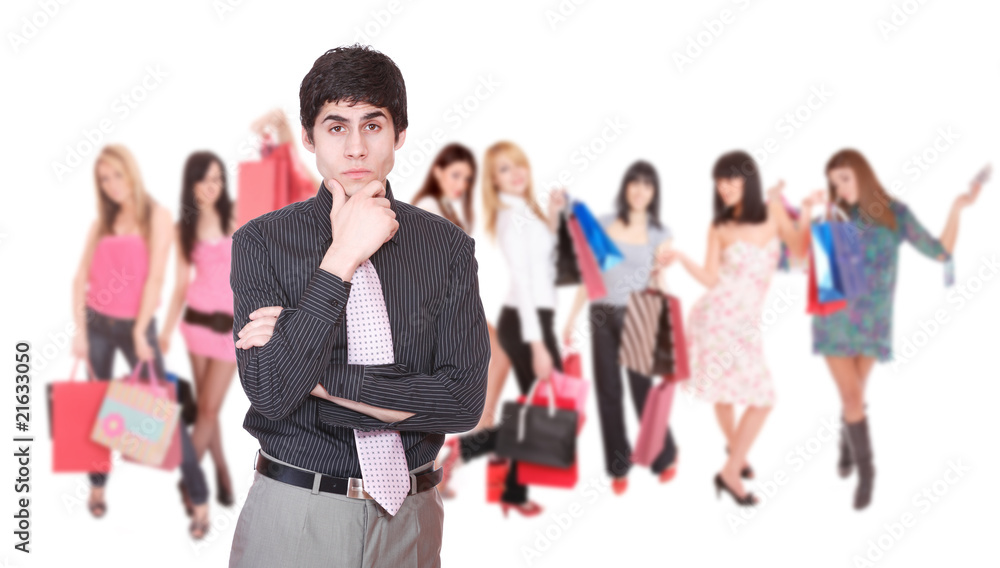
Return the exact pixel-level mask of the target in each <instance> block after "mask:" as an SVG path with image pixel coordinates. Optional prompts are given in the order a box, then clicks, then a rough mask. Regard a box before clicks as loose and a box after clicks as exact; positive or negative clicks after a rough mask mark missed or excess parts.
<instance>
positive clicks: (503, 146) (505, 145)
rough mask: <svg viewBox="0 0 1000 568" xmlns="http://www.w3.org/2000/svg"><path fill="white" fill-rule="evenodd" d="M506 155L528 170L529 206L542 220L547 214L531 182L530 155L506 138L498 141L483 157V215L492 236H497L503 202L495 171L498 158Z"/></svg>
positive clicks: (487, 229)
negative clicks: (494, 174) (537, 200)
mask: <svg viewBox="0 0 1000 568" xmlns="http://www.w3.org/2000/svg"><path fill="white" fill-rule="evenodd" d="M500 156H506V157H507V158H508V159H510V160H511V161H512V162H514V163H515V164H517V165H518V166H521V167H523V168H525V169H527V170H528V185H527V187H525V189H524V200H525V202H526V203H527V205H528V207H529V208H530V209H531V211H532V212H534V213H535V215H538V218H539V219H541V220H542V221H545V214H544V213H542V208H541V207H539V206H538V203H536V202H535V191H534V188H533V186H532V184H531V164H529V163H528V157H527V156H526V155H525V154H524V151H523V150H521V149H520V148H519V147H518V146H517V145H516V144H514V143H513V142H508V141H506V140H503V141H500V142H497V143H496V144H494V145H492V146H490V147H489V148H488V149H487V150H486V155H485V156H484V157H483V184H482V188H483V216H484V217H486V232H487V234H489V235H490V236H491V237H496V232H497V213H498V212H499V210H500V208H501V206H502V204H501V203H500V188H499V187H497V185H496V183H494V182H493V172H494V170H495V169H496V162H497V158H499V157H500Z"/></svg>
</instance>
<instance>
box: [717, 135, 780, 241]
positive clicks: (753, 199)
mask: <svg viewBox="0 0 1000 568" xmlns="http://www.w3.org/2000/svg"><path fill="white" fill-rule="evenodd" d="M735 177H741V178H743V198H742V200H741V201H740V207H739V208H738V209H739V214H738V215H737V213H736V210H737V208H736V207H727V206H726V204H725V203H723V201H722V197H721V196H720V195H719V191H718V189H715V191H713V192H712V194H713V196H714V199H715V202H714V203H715V217H714V219H713V220H712V225H719V224H721V223H725V222H726V221H736V222H737V223H763V222H764V221H766V220H767V205H766V204H765V203H764V195H763V191H762V190H761V183H760V171H759V170H758V169H757V162H755V161H754V160H753V158H752V157H751V156H750V154H747V153H746V152H743V151H740V150H736V151H734V152H729V153H728V154H723V155H722V156H721V157H720V158H719V159H718V160H717V161H716V162H715V166H714V167H713V168H712V179H713V180H714V181H715V182H718V181H719V180H720V179H729V178H735Z"/></svg>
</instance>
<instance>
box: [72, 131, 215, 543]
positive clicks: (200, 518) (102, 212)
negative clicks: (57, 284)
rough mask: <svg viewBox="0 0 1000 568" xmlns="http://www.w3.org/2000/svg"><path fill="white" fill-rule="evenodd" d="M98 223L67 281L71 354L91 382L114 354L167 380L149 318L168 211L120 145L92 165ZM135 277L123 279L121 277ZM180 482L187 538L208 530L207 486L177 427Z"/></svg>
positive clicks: (107, 372) (94, 495) (164, 251)
mask: <svg viewBox="0 0 1000 568" xmlns="http://www.w3.org/2000/svg"><path fill="white" fill-rule="evenodd" d="M94 185H95V189H96V193H97V211H98V217H97V220H96V221H94V223H93V224H92V225H91V227H90V231H89V233H88V235H87V240H86V244H85V247H84V252H83V257H82V258H81V260H80V265H79V267H78V268H77V272H76V277H75V279H74V281H73V317H74V320H75V321H76V324H77V329H80V330H86V331H85V333H77V334H76V336H75V337H74V338H73V353H74V355H75V356H76V357H78V358H81V359H82V358H87V359H88V361H89V362H90V371H91V373H92V374H93V375H96V376H95V377H92V378H95V379H99V380H109V379H110V378H111V375H112V372H113V370H114V369H113V366H114V355H115V351H116V350H119V349H120V350H121V351H122V353H123V354H124V355H125V358H126V359H127V360H128V363H129V365H130V366H131V367H133V368H134V367H135V366H136V365H137V364H138V363H139V362H149V365H143V369H142V376H143V377H147V378H148V377H149V373H148V371H149V366H150V365H152V367H153V369H154V374H155V375H156V377H157V380H160V381H164V380H165V376H166V374H165V369H164V366H163V356H162V354H161V353H160V347H159V344H158V342H157V338H156V322H155V319H154V317H153V314H154V312H155V311H156V307H157V305H158V304H159V298H160V289H161V288H162V286H163V278H164V273H165V271H166V264H167V257H168V255H169V253H170V245H171V243H172V241H173V239H172V235H171V232H172V230H171V225H172V222H171V219H170V211H168V210H167V208H166V207H163V206H162V205H159V204H157V203H156V202H155V201H153V200H152V199H151V198H150V197H149V196H148V195H147V194H146V190H145V186H144V185H143V182H142V177H141V176H140V174H139V167H138V165H137V164H136V161H135V158H134V157H133V156H132V153H131V152H129V151H128V149H127V148H125V147H124V146H120V145H116V144H111V145H108V146H105V147H104V148H103V149H102V150H101V153H100V154H99V155H98V157H97V161H96V163H95V164H94ZM126 274H129V275H133V279H130V280H126V281H125V282H124V283H122V282H121V279H122V278H123V276H122V275H126ZM179 430H180V436H181V446H182V453H183V461H182V463H181V473H182V476H183V477H182V479H183V480H182V483H183V485H184V487H185V488H186V490H187V492H188V494H189V495H190V498H191V502H192V517H193V518H192V522H191V525H190V532H191V536H192V537H193V538H195V539H201V538H203V537H204V536H205V534H206V533H207V532H208V528H209V523H208V504H207V501H208V488H207V486H206V484H205V476H204V474H203V473H202V471H201V467H200V466H199V465H198V459H197V457H196V455H195V451H194V446H193V445H192V443H191V439H190V438H189V437H188V433H187V429H185V428H184V427H183V426H181V427H179ZM107 477H108V476H107V474H103V473H91V474H90V482H91V491H90V498H89V500H88V508H89V509H90V512H91V514H92V515H94V516H95V517H98V518H100V517H103V516H104V514H105V512H106V511H107V504H106V502H105V499H104V485H105V483H106V482H107Z"/></svg>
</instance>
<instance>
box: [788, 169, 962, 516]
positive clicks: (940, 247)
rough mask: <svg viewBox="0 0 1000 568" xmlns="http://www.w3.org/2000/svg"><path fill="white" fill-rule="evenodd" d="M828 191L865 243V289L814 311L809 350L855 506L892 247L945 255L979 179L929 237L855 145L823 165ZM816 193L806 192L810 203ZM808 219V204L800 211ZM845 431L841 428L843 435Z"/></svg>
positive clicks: (888, 339) (866, 485)
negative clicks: (838, 407) (822, 362)
mask: <svg viewBox="0 0 1000 568" xmlns="http://www.w3.org/2000/svg"><path fill="white" fill-rule="evenodd" d="M826 175H827V178H828V182H829V199H830V201H831V202H832V203H833V204H835V205H836V206H838V207H840V208H841V210H842V211H844V212H846V213H847V215H848V217H849V219H850V221H851V222H852V223H853V224H854V226H855V228H856V229H857V230H856V231H852V234H854V235H857V237H858V239H857V242H858V245H859V246H861V247H862V248H863V250H864V256H863V258H864V264H863V274H864V278H865V281H866V283H867V285H868V292H867V293H866V294H864V295H862V296H859V297H856V298H852V299H849V300H848V301H847V307H846V308H845V309H841V310H839V311H836V312H834V313H832V314H830V315H826V316H813V352H815V353H819V354H822V355H823V356H824V357H825V358H826V364H827V366H829V368H830V373H831V374H832V375H833V380H834V381H835V382H836V384H837V389H838V391H839V392H840V399H841V402H842V403H843V408H844V411H843V422H844V429H843V430H842V431H841V443H840V460H839V462H838V470H839V472H840V475H841V477H847V476H848V475H850V473H851V470H852V469H853V467H854V465H857V468H858V485H857V488H856V489H855V493H854V508H855V509H863V508H865V507H867V506H868V503H869V502H870V501H871V495H872V486H873V482H874V476H875V468H874V466H873V465H872V452H871V442H870V438H869V434H868V419H867V417H866V415H865V400H864V391H865V381H866V379H867V378H868V374H869V372H871V369H872V366H873V365H874V364H875V361H888V360H890V359H891V358H892V301H893V293H894V290H895V286H896V264H897V251H898V249H899V245H900V243H902V242H903V241H904V240H905V241H908V242H909V243H910V244H912V245H913V246H914V247H916V249H917V250H919V251H920V252H921V253H923V254H925V255H927V256H928V257H930V258H933V259H936V260H940V261H945V262H949V261H950V260H951V252H952V250H953V249H954V247H955V238H956V237H957V236H958V225H959V216H960V213H961V211H962V209H964V208H965V207H967V206H968V205H971V204H972V203H973V202H974V201H975V199H976V196H977V195H978V193H979V189H980V187H981V184H980V183H979V182H975V183H973V186H972V188H971V190H970V191H969V192H968V193H964V194H962V195H959V196H958V197H957V198H955V201H954V203H953V204H952V207H951V212H950V213H949V215H948V221H947V223H946V224H945V228H944V231H942V233H941V236H940V237H938V238H934V237H933V236H932V235H931V234H930V233H928V232H927V230H926V229H924V227H923V226H922V225H921V224H920V223H919V222H918V221H917V219H916V218H915V217H914V216H913V214H912V213H911V212H910V210H909V209H908V208H907V207H906V205H904V204H903V203H901V202H899V201H898V200H895V199H892V198H890V197H889V195H888V194H887V193H886V191H885V189H883V188H882V185H881V184H879V182H878V180H877V179H876V177H875V174H874V172H873V171H872V169H871V166H869V165H868V161H867V160H865V158H864V156H862V155H861V154H860V153H859V152H857V151H856V150H849V149H848V150H841V151H840V152H837V153H836V154H834V155H833V157H832V158H830V161H829V162H827V165H826ZM815 201H816V199H813V200H807V205H806V207H808V204H809V203H812V202H815ZM803 213H804V217H803V218H804V219H808V218H809V217H808V211H807V210H806V211H803ZM845 432H846V435H845Z"/></svg>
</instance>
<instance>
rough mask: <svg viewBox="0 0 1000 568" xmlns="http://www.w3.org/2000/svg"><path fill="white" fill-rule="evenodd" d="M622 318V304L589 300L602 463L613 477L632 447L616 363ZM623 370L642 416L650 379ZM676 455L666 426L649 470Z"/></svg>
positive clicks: (623, 468)
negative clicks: (663, 439) (626, 429)
mask: <svg viewBox="0 0 1000 568" xmlns="http://www.w3.org/2000/svg"><path fill="white" fill-rule="evenodd" d="M624 321H625V307H624V306H614V305H611V304H602V303H598V302H595V303H592V304H590V334H591V342H592V343H591V346H592V349H593V354H594V380H595V382H596V383H597V410H598V414H600V417H601V435H602V437H603V438H604V465H605V468H606V469H607V471H608V473H609V474H610V475H612V476H615V477H622V476H624V475H625V474H627V473H628V471H629V469H630V468H631V467H632V460H631V456H632V447H631V445H630V444H629V442H628V436H627V435H626V432H625V414H624V411H623V404H622V366H621V365H619V364H618V348H619V346H620V345H621V339H622V323H623V322H624ZM627 371H628V381H629V390H631V391H632V402H633V403H634V404H635V412H636V414H638V415H639V416H642V408H643V406H644V405H645V404H646V395H647V394H649V388H650V386H652V380H651V379H650V377H647V376H645V375H641V374H639V373H636V372H635V371H632V370H630V369H627ZM676 457H677V447H676V446H675V445H674V436H673V433H672V432H671V431H670V428H667V439H666V442H665V443H664V445H663V451H662V452H660V455H658V456H657V457H656V460H654V461H653V465H652V470H653V472H655V473H660V472H662V471H663V470H664V469H666V468H667V467H669V466H670V464H672V463H673V462H674V460H675V459H676Z"/></svg>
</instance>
